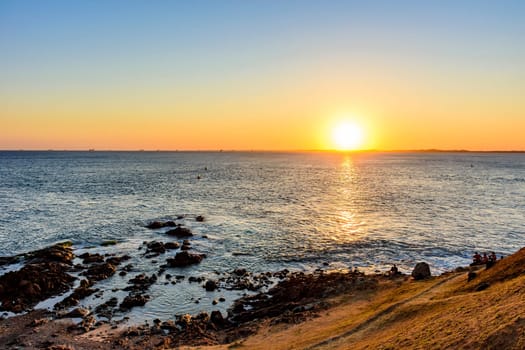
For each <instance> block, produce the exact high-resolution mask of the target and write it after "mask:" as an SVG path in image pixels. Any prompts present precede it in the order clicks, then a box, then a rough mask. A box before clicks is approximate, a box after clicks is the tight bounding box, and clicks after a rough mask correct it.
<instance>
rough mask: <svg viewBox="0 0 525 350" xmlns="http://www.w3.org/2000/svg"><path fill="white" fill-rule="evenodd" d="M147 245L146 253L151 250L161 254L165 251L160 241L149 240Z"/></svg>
mask: <svg viewBox="0 0 525 350" xmlns="http://www.w3.org/2000/svg"><path fill="white" fill-rule="evenodd" d="M147 247H148V250H147V251H146V254H147V253H151V252H154V253H159V254H163V253H165V252H166V248H165V247H164V243H162V242H157V241H153V242H149V243H148V244H147Z"/></svg>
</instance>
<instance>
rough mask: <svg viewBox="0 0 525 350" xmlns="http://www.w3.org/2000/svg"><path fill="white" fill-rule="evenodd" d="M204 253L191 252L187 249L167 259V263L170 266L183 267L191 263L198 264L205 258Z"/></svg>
mask: <svg viewBox="0 0 525 350" xmlns="http://www.w3.org/2000/svg"><path fill="white" fill-rule="evenodd" d="M205 257H206V255H205V254H191V253H188V252H187V251H183V252H180V253H177V255H175V258H172V259H167V260H166V261H167V263H168V265H169V266H171V267H184V266H188V265H192V264H198V263H200V262H201V261H202V259H203V258H205Z"/></svg>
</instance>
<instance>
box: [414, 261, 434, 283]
mask: <svg viewBox="0 0 525 350" xmlns="http://www.w3.org/2000/svg"><path fill="white" fill-rule="evenodd" d="M430 276H431V275H430V266H429V265H428V264H427V263H426V262H420V263H417V264H416V266H415V267H414V270H412V277H414V279H415V280H416V281H419V280H423V279H426V278H429V277H430Z"/></svg>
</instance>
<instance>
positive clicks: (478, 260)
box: [470, 252, 482, 266]
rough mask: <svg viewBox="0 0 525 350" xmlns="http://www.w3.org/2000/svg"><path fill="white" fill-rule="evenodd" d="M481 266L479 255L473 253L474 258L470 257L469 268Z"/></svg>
mask: <svg viewBox="0 0 525 350" xmlns="http://www.w3.org/2000/svg"><path fill="white" fill-rule="evenodd" d="M481 264H482V262H481V255H479V253H478V252H476V253H474V256H473V257H472V264H470V266H474V265H481Z"/></svg>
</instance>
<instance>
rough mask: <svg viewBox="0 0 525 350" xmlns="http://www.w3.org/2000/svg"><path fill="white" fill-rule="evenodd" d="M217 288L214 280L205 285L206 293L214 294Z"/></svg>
mask: <svg viewBox="0 0 525 350" xmlns="http://www.w3.org/2000/svg"><path fill="white" fill-rule="evenodd" d="M217 287H218V286H217V282H215V281H214V280H207V281H206V284H204V288H206V291H208V292H213V291H214V290H215V289H217Z"/></svg>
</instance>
